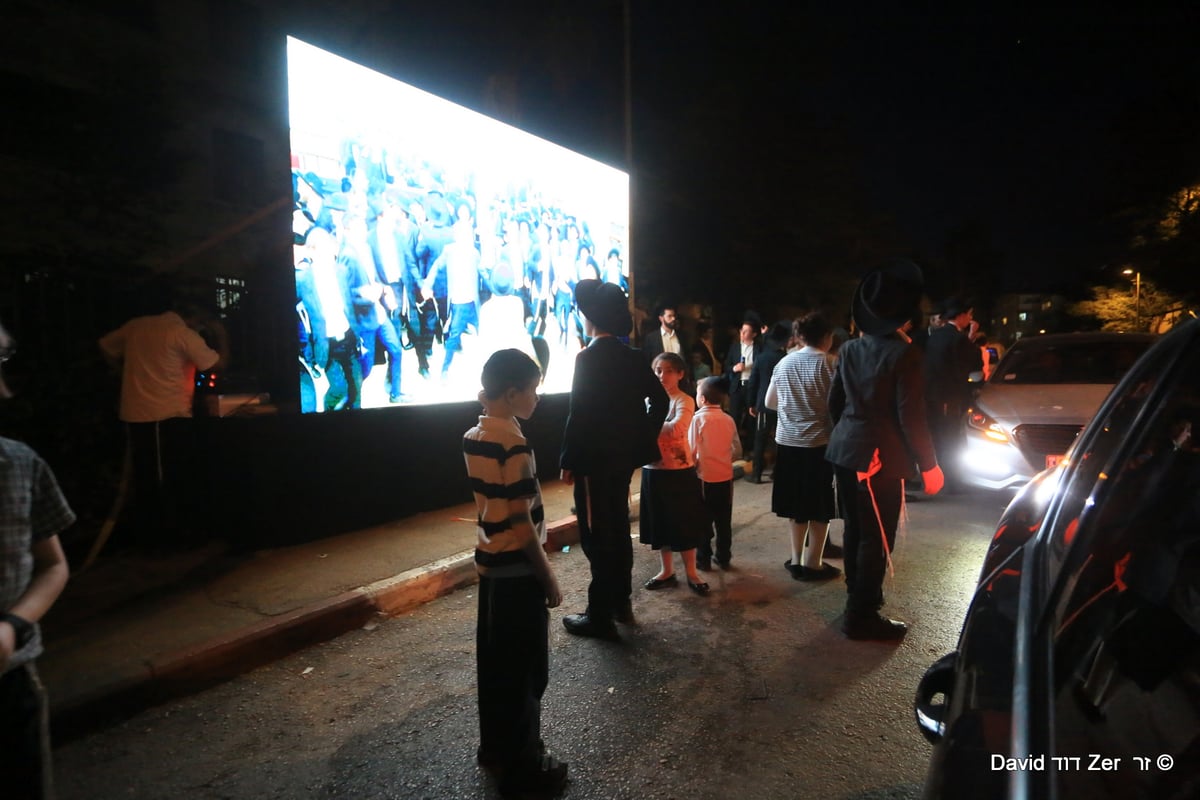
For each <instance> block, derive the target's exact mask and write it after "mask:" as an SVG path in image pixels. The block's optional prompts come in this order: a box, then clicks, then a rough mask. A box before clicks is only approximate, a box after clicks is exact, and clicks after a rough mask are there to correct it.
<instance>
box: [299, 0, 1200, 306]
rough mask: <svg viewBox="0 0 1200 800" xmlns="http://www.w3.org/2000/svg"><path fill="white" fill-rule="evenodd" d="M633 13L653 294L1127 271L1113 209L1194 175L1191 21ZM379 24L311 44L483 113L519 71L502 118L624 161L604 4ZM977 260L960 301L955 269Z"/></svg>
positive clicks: (535, 2) (960, 13) (1048, 13)
mask: <svg viewBox="0 0 1200 800" xmlns="http://www.w3.org/2000/svg"><path fill="white" fill-rule="evenodd" d="M629 1H630V3H631V6H632V19H633V26H632V43H633V91H634V105H633V107H634V131H635V136H634V142H635V167H636V174H637V179H638V181H639V190H638V195H637V197H636V202H637V205H636V207H635V237H636V236H639V235H640V237H641V238H640V239H639V240H637V241H635V263H636V265H637V266H636V267H635V269H637V270H638V272H639V276H640V278H642V279H645V280H646V281H647V282H648V283H649V284H653V282H654V280H653V279H654V277H657V278H659V279H660V286H658V287H653V291H654V293H661V292H662V289H661V285H662V284H665V285H667V286H672V287H678V291H677V292H675V294H677V295H688V294H692V295H703V294H704V293H706V292H710V290H711V286H712V281H713V280H714V278H713V276H714V275H721V274H723V273H726V272H727V271H728V270H729V268H730V266H731V265H736V266H738V267H739V268H743V269H749V270H751V271H752V272H757V273H759V274H762V275H763V276H764V278H765V281H764V280H760V281H758V283H768V282H770V281H771V274H772V272H771V271H772V270H774V271H780V270H788V269H793V270H800V271H804V272H805V273H806V274H811V273H813V272H822V271H824V272H830V273H838V274H844V273H846V272H848V271H852V270H853V271H861V269H862V268H865V267H867V266H869V263H863V261H864V260H867V259H874V258H877V257H878V256H880V255H882V254H884V253H887V254H890V255H894V254H897V252H899V253H900V254H906V255H911V256H914V257H916V258H917V259H918V260H919V261H920V262H921V263H922V264H923V265H927V272H928V273H929V274H930V275H932V276H933V283H934V284H937V283H940V284H941V288H944V289H945V290H946V291H950V290H974V291H981V292H983V293H990V294H995V293H998V292H1000V291H1006V290H1014V289H1030V290H1038V289H1059V288H1064V287H1069V286H1071V285H1074V286H1078V284H1080V283H1081V282H1083V281H1086V280H1091V279H1094V278H1093V275H1094V274H1098V267H1100V265H1102V264H1105V263H1111V262H1113V261H1120V259H1121V257H1122V255H1123V247H1124V245H1125V244H1127V242H1128V240H1129V234H1128V231H1127V230H1126V229H1124V228H1122V227H1120V226H1119V225H1118V224H1116V220H1115V217H1114V212H1115V211H1117V210H1120V209H1123V208H1128V207H1130V206H1135V205H1137V204H1144V203H1145V202H1146V201H1147V200H1152V199H1156V198H1157V199H1161V198H1162V197H1163V196H1165V195H1166V193H1167V192H1168V191H1170V190H1171V189H1173V188H1178V187H1179V186H1182V185H1185V184H1187V183H1191V182H1194V181H1195V180H1197V179H1198V178H1200V174H1198V173H1200V59H1197V58H1196V57H1195V53H1196V48H1195V45H1196V37H1195V32H1196V31H1198V30H1200V14H1198V13H1197V12H1196V11H1193V10H1192V6H1191V5H1187V4H1183V3H1179V4H1175V5H1173V6H1168V5H1161V4H1160V5H1159V6H1158V7H1157V10H1155V9H1154V8H1150V9H1147V8H1138V9H1132V8H1130V9H1127V10H1124V11H1120V12H1117V11H1105V10H1097V9H1096V8H1086V9H1080V10H1076V11H1056V10H1045V9H1037V10H1027V11H1022V10H1016V9H1008V8H1006V9H1000V10H976V9H970V8H957V7H955V8H951V10H948V11H937V12H934V11H913V10H911V9H910V8H909V7H907V6H899V5H897V4H882V3H880V4H855V5H854V6H853V7H849V6H847V7H843V8H840V9H821V10H817V11H812V10H808V9H801V10H790V11H789V10H786V9H782V8H778V7H774V6H775V4H761V5H755V4H744V6H743V7H737V8H736V9H735V8H734V7H731V6H730V5H729V4H727V3H717V2H712V1H711V0H698V2H695V3H691V4H687V5H686V6H684V5H682V4H674V3H660V2H649V0H629ZM387 8H388V14H389V16H385V17H379V16H378V15H374V16H370V17H369V19H368V22H369V25H366V29H367V30H369V31H372V32H375V33H377V32H378V31H380V30H387V31H389V32H394V35H393V34H392V33H389V35H388V36H387V37H384V39H383V40H377V41H375V42H374V45H373V47H374V48H375V49H374V51H373V52H372V51H371V50H370V49H369V48H367V47H365V46H364V47H362V48H357V45H356V44H355V43H356V42H358V41H362V42H363V43H364V45H365V44H366V42H367V41H368V40H369V39H378V37H368V36H366V35H364V36H362V37H361V39H359V38H356V37H351V38H349V39H347V38H346V37H344V36H342V37H334V38H335V39H340V41H329V42H323V41H321V40H320V39H319V38H318V39H316V40H315V41H314V43H316V44H318V45H319V46H327V47H329V49H332V50H334V51H335V52H339V53H340V54H342V55H345V56H346V57H347V58H350V59H352V60H358V61H362V62H364V63H367V64H368V65H370V66H373V67H375V68H378V69H381V70H382V71H384V72H386V73H388V74H391V75H394V76H395V77H398V78H400V79H402V80H408V81H410V82H412V83H415V84H416V85H418V86H421V87H422V88H426V89H428V90H429V91H432V92H434V93H437V94H442V95H444V96H447V97H448V98H450V99H452V100H455V101H457V102H462V103H465V104H467V105H471V106H474V107H476V108H481V100H480V91H481V90H480V87H482V86H483V85H484V84H485V83H486V82H487V79H488V76H491V75H495V74H508V75H516V76H517V78H518V91H519V100H518V102H519V112H518V113H517V114H516V115H515V117H514V116H513V115H509V116H508V117H507V120H506V121H510V122H513V123H514V124H517V125H518V126H520V127H523V128H525V129H527V130H530V131H531V132H533V133H536V134H538V135H540V136H543V137H545V138H548V139H551V140H554V141H557V142H559V143H561V144H563V145H565V146H567V147H570V148H572V149H575V150H579V151H582V152H584V153H586V154H588V155H591V156H593V157H596V158H599V159H601V160H604V161H608V162H610V163H614V164H617V165H620V166H623V165H624V163H623V162H624V154H623V150H624V143H623V140H622V125H621V115H622V110H623V109H622V85H621V81H622V73H621V70H622V65H621V53H622V27H621V3H620V2H618V0H593V2H579V3H565V2H562V1H561V0H530V1H529V2H527V3H524V4H520V5H515V4H514V5H505V6H504V7H503V8H498V7H497V6H496V5H495V4H490V3H484V2H482V1H481V0H462V1H461V2H460V3H459V4H456V5H455V6H453V7H446V8H436V9H434V8H427V9H426V8H422V9H414V8H412V7H410V6H409V5H408V4H407V3H404V4H400V3H395V4H390V5H388V6H387ZM297 33H298V35H301V37H302V38H303V37H304V35H305V33H306V32H302V31H298V32H297ZM348 44H349V46H347V45H348ZM356 48H357V49H356ZM481 110H485V111H487V110H488V109H486V108H481ZM697 231H703V235H702V236H701V235H697V233H696V232H697ZM955 237H957V238H958V240H959V241H960V242H961V240H963V239H964V238H965V240H966V241H967V245H966V247H965V249H964V248H963V247H962V246H961V244H960V245H959V249H958V250H954V248H953V247H948V242H949V241H950V240H951V239H953V238H955ZM639 242H640V244H639ZM980 251H983V252H984V253H985V255H990V258H983V257H980V256H978V255H977V254H978V253H979V252H980ZM980 261H984V262H987V263H990V264H991V266H990V268H989V269H988V270H987V272H988V274H989V275H990V279H989V280H985V281H982V282H981V283H982V284H983V285H982V286H979V287H976V286H972V285H970V284H971V283H972V282H973V279H972V278H970V277H969V276H968V277H963V275H962V273H963V272H964V271H968V270H969V269H971V268H973V267H974V265H975V264H976V263H977V262H980ZM964 265H965V266H966V269H964ZM717 280H719V279H717ZM959 284H965V285H959ZM839 291H840V290H839ZM810 299H811V298H810Z"/></svg>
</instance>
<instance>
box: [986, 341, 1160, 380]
mask: <svg viewBox="0 0 1200 800" xmlns="http://www.w3.org/2000/svg"><path fill="white" fill-rule="evenodd" d="M1149 346H1150V341H1149V340H1142V339H1131V340H1129V341H1111V340H1110V341H1103V340H1100V341H1096V340H1092V341H1086V342H1063V341H1058V342H1037V341H1035V340H1028V341H1023V342H1019V343H1018V344H1016V345H1015V346H1014V347H1013V349H1012V350H1010V351H1009V352H1008V355H1007V356H1006V357H1005V358H1004V360H1003V361H1001V362H1000V365H999V367H998V368H997V369H996V372H995V373H994V374H993V375H992V378H991V380H990V381H989V383H1003V384H1013V383H1019V384H1046V383H1100V384H1111V383H1116V382H1117V381H1119V380H1120V379H1121V377H1122V376H1123V375H1124V374H1125V373H1126V372H1127V371H1128V370H1129V368H1130V367H1132V366H1133V363H1134V362H1135V361H1137V360H1138V358H1139V357H1140V356H1141V355H1142V353H1144V352H1145V351H1146V349H1147V348H1148V347H1149Z"/></svg>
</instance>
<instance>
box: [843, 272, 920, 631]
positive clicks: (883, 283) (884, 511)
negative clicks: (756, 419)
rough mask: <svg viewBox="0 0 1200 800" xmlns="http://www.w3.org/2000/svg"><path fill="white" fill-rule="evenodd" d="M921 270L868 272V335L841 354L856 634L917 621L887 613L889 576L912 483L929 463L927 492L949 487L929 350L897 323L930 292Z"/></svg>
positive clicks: (863, 292)
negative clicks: (939, 451)
mask: <svg viewBox="0 0 1200 800" xmlns="http://www.w3.org/2000/svg"><path fill="white" fill-rule="evenodd" d="M921 287H922V276H921V270H920V269H919V268H918V267H917V265H916V264H913V263H912V262H911V261H904V260H898V261H893V262H890V263H889V264H887V265H886V266H884V267H882V268H881V269H878V270H875V271H874V272H872V273H870V274H869V275H867V277H865V278H864V279H863V280H862V282H861V283H860V284H859V286H858V289H857V290H856V291H855V294H854V304H853V313H854V322H855V324H856V326H857V327H858V329H859V330H861V331H862V332H863V334H864V335H863V336H862V337H860V338H857V339H851V340H850V341H848V342H846V343H845V344H844V345H842V347H841V350H840V351H839V352H838V363H837V368H836V370H835V371H834V374H833V385H832V386H831V387H830V390H829V413H830V415H831V416H832V417H833V420H834V428H833V434H832V435H831V436H830V439H829V446H828V448H827V449H826V451H825V457H826V458H827V459H828V460H829V461H831V462H832V463H833V465H834V473H835V476H836V480H837V488H838V500H839V504H840V505H841V507H842V508H841V512H842V516H843V518H844V519H845V523H846V526H845V534H844V536H843V540H842V544H843V547H844V548H845V552H846V555H845V559H846V561H845V566H846V593H847V594H846V615H845V619H844V621H843V623H842V632H843V633H845V634H846V636H847V637H848V638H851V639H878V640H883V641H895V640H898V639H901V638H903V636H904V634H905V633H906V632H907V630H908V627H907V626H906V625H905V624H904V623H903V622H897V621H895V620H892V619H888V618H887V617H884V616H882V615H881V614H880V613H879V610H880V608H882V606H883V577H884V573H885V571H886V569H887V565H888V564H889V562H890V561H891V551H892V548H893V546H894V545H895V543H896V527H897V525H898V524H899V519H900V503H901V500H902V499H903V496H904V481H905V480H906V479H910V478H912V477H915V476H914V475H913V465H914V464H917V465H919V466H920V470H921V477H922V479H923V480H924V484H925V493H926V494H937V493H938V491H939V490H940V489H941V488H942V480H943V479H942V471H941V469H940V468H939V467H938V464H937V459H936V458H935V456H934V450H933V442H932V441H931V440H930V438H929V429H928V428H927V427H926V420H925V397H924V392H923V389H924V385H923V379H922V370H921V351H920V350H919V349H917V348H915V347H913V346H912V345H911V344H909V342H908V340H907V338H906V337H903V336H901V335H900V334H899V333H897V329H898V328H899V327H900V326H901V325H903V324H904V323H905V322H906V321H907V320H909V319H911V318H912V316H913V313H914V312H915V311H916V308H917V305H918V304H919V302H920V299H921Z"/></svg>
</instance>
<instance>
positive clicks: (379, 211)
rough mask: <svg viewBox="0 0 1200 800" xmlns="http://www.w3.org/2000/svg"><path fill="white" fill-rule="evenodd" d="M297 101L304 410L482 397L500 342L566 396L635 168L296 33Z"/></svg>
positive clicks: (621, 253)
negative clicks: (591, 295) (592, 283)
mask: <svg viewBox="0 0 1200 800" xmlns="http://www.w3.org/2000/svg"><path fill="white" fill-rule="evenodd" d="M288 94H289V114H290V125H291V151H292V175H293V184H294V186H295V190H296V191H295V197H296V208H295V211H294V214H293V229H294V233H295V234H296V246H295V269H296V296H297V305H296V308H297V330H298V333H299V346H300V348H299V349H300V359H299V360H300V381H301V405H302V408H303V410H304V411H307V412H313V411H332V410H339V409H342V408H357V407H361V408H377V407H384V406H389V405H406V404H430V403H444V402H461V401H466V400H472V399H474V398H475V397H476V395H477V393H478V391H479V388H480V384H479V375H480V370H481V368H482V365H483V363H484V361H486V359H487V357H488V355H490V354H491V353H492V352H494V351H495V350H497V349H500V348H505V347H515V348H517V349H520V350H524V351H526V352H527V353H529V354H530V355H531V356H533V357H534V358H535V359H536V360H537V361H538V362H539V363H540V364H542V365H543V367H544V370H545V381H544V388H545V391H548V392H565V391H568V390H569V389H570V387H571V373H572V370H573V368H574V364H575V354H576V353H577V352H578V351H579V349H580V347H582V345H583V340H582V327H581V323H580V321H579V318H578V315H577V314H576V313H575V310H574V308H573V304H572V300H573V288H574V285H575V283H576V282H577V281H578V280H580V279H582V278H589V277H596V278H600V279H602V280H608V281H611V282H613V283H619V284H621V285H622V286H624V287H626V288H627V285H628V275H629V263H628V228H629V177H628V175H627V174H626V173H624V172H622V171H620V170H617V169H614V168H612V167H609V166H607V165H605V164H601V163H600V162H598V161H594V160H592V159H589V158H586V157H585V156H581V155H579V154H578V153H574V152H571V151H570V150H567V149H565V148H562V147H559V146H558V145H555V144H552V143H550V142H547V141H545V140H543V139H539V138H537V137H536V136H532V135H530V134H528V133H525V132H523V131H520V130H518V129H516V128H513V127H511V126H508V125H505V124H503V123H501V122H498V121H496V120H493V119H491V118H489V117H485V116H483V115H482V114H478V113H476V112H474V111H471V110H469V109H466V108H463V107H462V106H458V105H455V104H453V103H450V102H448V101H446V100H442V99H440V98H438V97H435V96H434V95H431V94H429V93H427V92H423V91H421V90H419V89H417V88H415V87H413V86H410V85H408V84H405V83H401V82H400V81H397V80H395V79H392V78H389V77H387V76H385V75H382V74H380V73H378V72H375V71H373V70H369V69H367V68H365V67H362V66H360V65H357V64H354V63H352V62H350V61H346V60H345V59H342V58H339V57H337V56H334V55H332V54H330V53H327V52H325V51H323V50H319V49H317V48H315V47H313V46H311V45H308V44H305V43H304V42H301V41H299V40H297V39H293V38H289V39H288Z"/></svg>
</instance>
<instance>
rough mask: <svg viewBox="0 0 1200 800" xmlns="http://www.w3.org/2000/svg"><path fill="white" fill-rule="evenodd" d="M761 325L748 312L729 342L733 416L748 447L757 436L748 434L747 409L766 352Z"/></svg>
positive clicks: (727, 360)
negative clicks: (753, 379) (752, 382)
mask: <svg viewBox="0 0 1200 800" xmlns="http://www.w3.org/2000/svg"><path fill="white" fill-rule="evenodd" d="M761 327H762V322H761V321H760V319H759V317H758V315H757V314H754V313H753V312H750V311H748V312H746V314H745V315H744V318H743V320H742V325H741V327H740V328H739V329H738V338H737V340H736V341H734V342H732V343H731V344H730V345H729V353H728V354H727V355H726V356H725V375H726V376H727V377H728V378H729V415H730V416H731V417H733V421H734V422H735V423H737V427H738V435H740V436H741V437H742V446H743V447H744V448H745V449H747V450H749V449H750V446H753V439H752V438H751V437H750V436H748V435H747V434H746V431H747V429H748V425H747V422H746V412H747V410H748V409H749V408H750V405H751V404H752V403H753V400H752V399H751V397H750V392H749V384H750V376H751V375H752V374H753V370H754V362H755V360H756V359H757V358H758V354H759V353H761V352H762V340H761V338H760V337H759V328H761Z"/></svg>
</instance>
